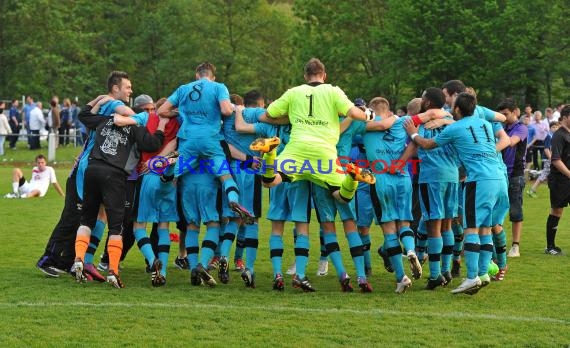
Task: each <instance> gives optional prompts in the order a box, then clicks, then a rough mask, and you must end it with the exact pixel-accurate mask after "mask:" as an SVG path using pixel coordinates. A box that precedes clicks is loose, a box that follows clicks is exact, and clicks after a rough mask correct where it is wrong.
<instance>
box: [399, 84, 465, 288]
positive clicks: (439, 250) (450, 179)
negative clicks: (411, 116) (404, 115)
mask: <svg viewBox="0 0 570 348" xmlns="http://www.w3.org/2000/svg"><path fill="white" fill-rule="evenodd" d="M444 104H445V96H444V94H443V92H442V91H441V89H439V88H435V87H431V88H428V89H426V90H425V91H424V93H423V95H422V110H428V109H441V108H442V107H443V106H444ZM443 129H444V127H440V128H436V129H427V128H426V127H425V126H424V125H421V126H420V127H419V130H418V134H420V135H421V136H422V137H423V138H426V139H431V138H434V137H435V136H436V135H437V134H439V133H440V132H441V131H442V130H443ZM416 151H417V155H418V158H419V160H420V174H419V181H418V182H419V185H420V204H421V209H422V220H423V221H424V222H425V224H426V227H427V234H428V238H427V252H428V255H429V269H430V276H429V279H428V282H427V284H426V287H425V288H426V289H427V290H433V289H435V288H436V287H438V286H445V285H447V283H448V282H450V281H451V279H452V276H451V272H450V270H451V259H452V252H453V244H454V238H453V231H452V230H451V221H452V219H453V218H454V217H455V216H456V214H457V205H458V203H457V190H458V186H459V183H458V181H459V174H458V170H457V162H456V157H455V150H454V149H453V148H452V147H451V146H449V145H448V146H443V147H438V148H437V149H434V150H429V151H427V150H424V149H422V148H419V149H418V148H417V146H416V145H415V143H413V142H412V143H410V144H409V145H408V147H407V149H406V151H405V153H404V155H403V156H402V158H401V160H404V161H406V160H408V159H409V158H410V157H411V156H413V155H414V153H415V152H416Z"/></svg>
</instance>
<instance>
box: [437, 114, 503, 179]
mask: <svg viewBox="0 0 570 348" xmlns="http://www.w3.org/2000/svg"><path fill="white" fill-rule="evenodd" d="M434 141H435V142H436V144H437V145H438V146H445V145H448V144H449V145H452V146H453V147H454V148H455V151H456V154H457V156H458V158H459V161H460V162H461V163H462V164H463V166H464V167H465V170H466V172H467V179H466V181H468V182H471V181H479V180H489V179H493V180H496V179H501V177H502V175H503V174H502V171H501V169H500V165H501V164H500V161H502V159H501V158H500V157H499V155H498V154H497V151H496V149H495V143H496V141H495V132H493V128H492V126H491V124H490V123H489V122H487V121H485V120H483V119H480V118H478V117H476V116H467V117H464V118H462V119H461V120H459V121H457V122H455V123H452V124H450V125H449V126H447V127H446V128H445V129H444V130H443V131H442V132H441V133H439V134H438V135H437V136H436V137H435V138H434Z"/></svg>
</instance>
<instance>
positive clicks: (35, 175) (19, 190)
mask: <svg viewBox="0 0 570 348" xmlns="http://www.w3.org/2000/svg"><path fill="white" fill-rule="evenodd" d="M12 178H13V180H12V191H13V192H12V193H8V194H7V195H6V196H4V197H5V198H31V197H43V196H45V195H46V193H47V191H48V188H49V184H50V183H51V184H53V187H55V190H56V191H57V193H59V194H60V195H61V196H62V197H65V193H64V192H63V190H62V189H61V186H59V183H58V182H57V178H56V177H55V171H54V170H53V168H52V167H50V166H48V165H46V158H45V157H44V155H37V156H36V166H35V167H34V168H33V169H32V179H31V180H30V181H29V182H28V181H27V180H26V178H25V177H24V173H22V170H21V169H20V168H14V171H13V177H12Z"/></svg>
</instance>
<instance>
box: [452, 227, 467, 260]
mask: <svg viewBox="0 0 570 348" xmlns="http://www.w3.org/2000/svg"><path fill="white" fill-rule="evenodd" d="M451 229H452V230H453V238H454V242H455V243H454V244H453V260H455V261H459V260H461V252H462V251H463V238H464V235H463V225H461V224H456V223H455V222H453V223H452V224H451Z"/></svg>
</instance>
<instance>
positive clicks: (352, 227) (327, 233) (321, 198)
mask: <svg viewBox="0 0 570 348" xmlns="http://www.w3.org/2000/svg"><path fill="white" fill-rule="evenodd" d="M340 119H341V120H342V121H341V127H340V129H341V135H340V138H339V141H338V144H337V146H336V149H337V154H338V157H339V161H341V162H343V164H345V165H347V164H348V163H349V162H348V160H349V157H348V156H349V154H350V148H351V145H352V138H353V137H354V134H355V132H356V130H357V129H358V123H357V122H351V120H350V119H349V118H345V117H341V118H340ZM344 120H346V122H344ZM370 124H371V125H372V123H370ZM312 193H313V202H314V206H315V211H316V213H317V219H318V220H319V223H320V224H321V228H322V231H323V244H324V247H325V250H326V255H328V257H329V258H330V260H331V261H332V263H333V265H334V266H335V269H336V271H337V276H338V278H339V282H340V285H341V290H342V291H344V292H351V291H353V288H352V285H351V284H350V277H349V276H348V274H347V273H346V270H345V268H344V265H343V262H342V257H341V253H340V247H339V245H338V240H337V236H336V226H335V219H336V215H337V212H338V215H339V216H340V219H341V221H342V224H343V229H344V232H345V236H346V239H347V241H348V247H349V250H350V255H351V257H352V259H353V262H354V266H355V269H356V274H357V279H358V287H359V288H360V290H361V292H364V293H367V292H372V286H371V285H370V283H369V282H368V280H367V277H366V270H365V264H364V248H363V242H362V239H361V238H360V235H359V234H358V230H357V227H356V211H355V202H354V201H350V202H348V203H347V204H342V203H339V202H338V201H336V200H335V199H334V198H333V197H332V196H331V195H330V192H329V191H328V190H327V189H325V188H324V187H321V186H318V185H313V187H312Z"/></svg>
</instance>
